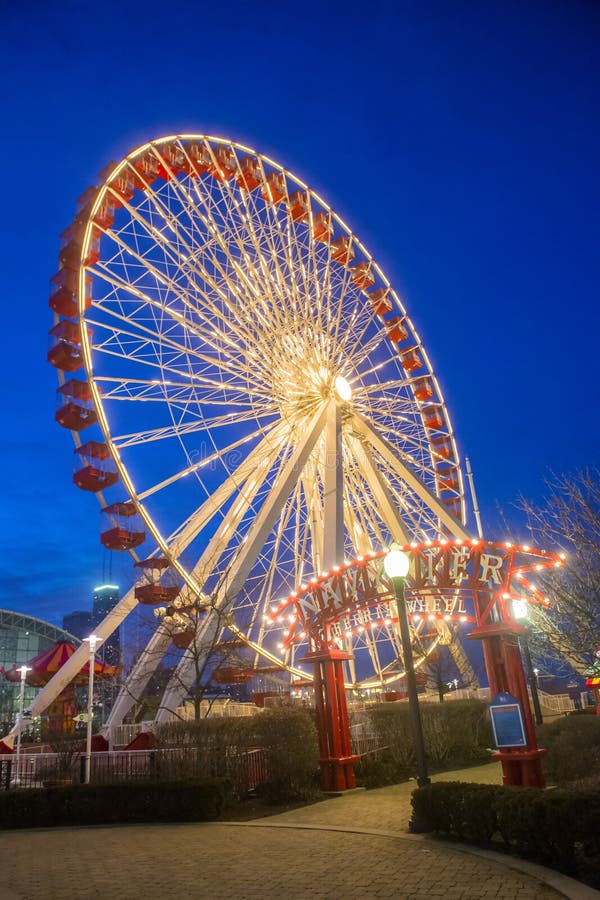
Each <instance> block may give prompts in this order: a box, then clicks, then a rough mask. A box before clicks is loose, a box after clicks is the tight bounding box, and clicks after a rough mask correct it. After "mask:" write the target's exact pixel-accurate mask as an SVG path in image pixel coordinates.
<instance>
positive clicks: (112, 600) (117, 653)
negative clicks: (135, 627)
mask: <svg viewBox="0 0 600 900" xmlns="http://www.w3.org/2000/svg"><path fill="white" fill-rule="evenodd" d="M118 602H119V586H118V585H116V584H101V585H99V587H96V588H94V603H93V607H92V629H91V630H92V631H94V629H95V628H97V627H98V625H99V624H100V622H102V620H103V619H105V618H106V616H107V615H108V613H109V612H110V611H111V610H112V609H113V607H114V606H115V605H116V604H117V603H118ZM96 656H97V658H98V659H100V660H102V662H107V663H110V665H111V666H119V665H121V663H122V661H123V658H122V652H121V629H120V628H116V629H115V630H114V631H113V633H112V634H111V635H110V637H107V638H106V640H105V641H102V643H101V644H99V646H98V649H97V650H96ZM119 681H120V679H118V680H116V681H111V682H108V681H104V682H101V683H99V684H98V687H97V696H98V695H99V696H100V702H101V704H102V722H105V721H106V719H107V717H108V715H109V713H110V711H111V709H112V708H113V705H114V702H115V700H116V698H117V694H118V693H119Z"/></svg>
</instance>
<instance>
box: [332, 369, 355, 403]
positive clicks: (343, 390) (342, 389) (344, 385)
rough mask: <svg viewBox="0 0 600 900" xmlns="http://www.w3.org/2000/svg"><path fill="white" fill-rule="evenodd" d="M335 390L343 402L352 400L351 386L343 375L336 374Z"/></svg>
mask: <svg viewBox="0 0 600 900" xmlns="http://www.w3.org/2000/svg"><path fill="white" fill-rule="evenodd" d="M335 392H336V394H337V395H338V397H339V398H340V400H343V401H344V403H349V402H350V400H352V388H351V387H350V385H349V384H348V382H347V381H346V379H345V378H344V377H343V375H338V376H337V378H336V379H335Z"/></svg>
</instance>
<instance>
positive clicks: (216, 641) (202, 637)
mask: <svg viewBox="0 0 600 900" xmlns="http://www.w3.org/2000/svg"><path fill="white" fill-rule="evenodd" d="M154 614H155V616H156V617H157V618H158V619H160V620H161V622H162V626H163V628H164V629H165V630H166V631H167V633H168V635H169V636H170V638H171V640H172V642H173V645H174V647H175V648H177V650H179V651H182V650H183V651H184V652H185V656H186V658H187V661H188V665H187V666H184V667H182V666H180V665H178V666H175V667H174V668H173V673H172V675H171V684H173V681H175V682H177V681H178V680H179V683H180V684H181V686H182V687H183V688H184V689H185V691H186V693H187V695H188V696H189V697H190V698H191V700H192V702H193V705H194V719H195V720H199V719H200V718H202V701H203V700H204V699H205V698H206V697H207V695H208V694H212V695H213V696H212V698H211V699H210V701H209V703H208V706H207V708H206V709H205V711H204V715H208V713H209V712H210V708H211V706H212V704H213V703H214V699H215V698H214V692H215V690H220V689H222V686H223V685H227V684H229V685H236V684H237V685H242V684H245V683H247V682H248V681H249V680H250V678H252V675H253V669H252V666H251V664H250V663H249V661H248V659H247V658H244V649H245V647H246V645H245V643H244V641H242V640H240V639H238V638H236V636H235V634H234V633H233V632H231V631H230V630H229V626H230V624H231V622H230V612H229V609H228V607H227V606H226V605H224V604H217V603H215V602H213V601H212V600H207V598H206V597H203V598H202V600H201V601H200V600H198V599H197V598H193V599H191V600H186V599H184V598H182V597H181V596H180V597H179V598H177V599H176V600H174V601H173V603H172V604H171V605H169V606H167V607H164V606H163V607H159V608H157V609H156V610H155V611H154ZM184 672H185V674H183V673H184ZM173 712H174V710H173Z"/></svg>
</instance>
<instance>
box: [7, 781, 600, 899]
mask: <svg viewBox="0 0 600 900" xmlns="http://www.w3.org/2000/svg"><path fill="white" fill-rule="evenodd" d="M455 775H456V777H460V778H461V780H465V781H468V780H479V781H495V780H498V778H499V772H498V768H497V767H494V766H489V767H484V769H481V768H480V769H477V770H471V773H469V772H466V771H463V772H461V773H455ZM449 777H450V776H448V774H446V775H445V776H444V778H449ZM452 777H454V776H452ZM413 788H414V784H408V785H397V786H393V787H389V788H382V789H380V790H377V791H369V792H367V791H356V792H353V793H349V794H345V795H343V796H341V797H336V798H332V799H328V800H325V801H323V802H321V803H317V804H314V805H312V806H308V807H304V808H302V809H297V810H292V811H290V812H286V813H282V814H279V815H275V816H271V817H268V818H266V819H260V820H257V821H255V822H252V823H244V824H241V823H236V824H225V823H219V824H204V823H203V824H172V825H171V824H169V825H131V826H119V827H91V828H61V829H55V830H51V829H43V830H29V831H13V832H0V900H59V898H60V900H62V898H65V897H69V898H72V900H88V898H89V900H91V898H94V900H99V898H102V900H159V898H160V900H179V898H186V900H188V898H189V900H196V898H201V900H203V898H210V900H309V898H327V900H355V898H356V900H359V898H360V900H371V898H382V900H384V898H395V900H426V898H435V897H443V898H447V900H471V898H472V900H477V898H496V900H553V898H558V897H561V896H564V895H563V894H561V893H559V892H557V891H556V890H554V889H553V888H551V887H550V886H548V885H546V884H545V883H544V882H543V881H542V880H540V879H538V878H537V877H533V876H531V875H529V874H523V873H521V872H517V871H515V870H514V869H511V868H509V867H508V866H507V865H505V864H504V863H503V862H502V861H497V860H496V859H494V860H490V859H485V858H482V857H479V856H475V855H472V854H469V853H465V852H461V851H459V850H458V849H456V848H454V847H452V845H448V844H443V843H441V842H438V841H434V840H428V839H415V838H410V837H409V836H408V835H407V833H406V827H407V822H408V819H409V815H410V806H409V798H410V793H411V791H412V789H413ZM361 831H362V832H363V833H360V832H361ZM369 832H371V833H369ZM372 832H375V833H372ZM581 887H582V893H581V895H580V896H581V898H583V897H584V896H589V897H591V896H599V897H600V895H599V894H596V892H593V891H591V892H590V893H589V894H587V893H586V889H585V888H584V887H583V886H581Z"/></svg>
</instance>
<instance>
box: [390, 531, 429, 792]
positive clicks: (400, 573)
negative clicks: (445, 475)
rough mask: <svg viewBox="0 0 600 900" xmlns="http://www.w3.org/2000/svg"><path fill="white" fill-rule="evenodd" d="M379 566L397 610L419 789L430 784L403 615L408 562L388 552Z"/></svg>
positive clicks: (409, 647) (397, 552)
mask: <svg viewBox="0 0 600 900" xmlns="http://www.w3.org/2000/svg"><path fill="white" fill-rule="evenodd" d="M383 567H384V569H385V573H386V575H387V576H388V578H391V580H392V584H393V585H394V594H395V596H396V605H397V607H398V623H399V625H400V638H401V640H402V653H403V655H404V667H405V669H406V687H407V690H408V706H409V711H410V723H411V728H412V733H413V741H414V745H415V754H416V757H417V784H418V785H419V787H423V786H424V785H426V784H430V779H429V775H428V773H427V757H426V755H425V742H424V740H423V726H422V724H421V713H420V710H419V698H418V695H417V682H416V680H415V669H414V666H413V657H412V644H411V640H410V631H409V628H408V617H407V615H406V603H405V601H404V579H405V578H406V576H407V574H408V567H409V559H408V556H407V555H406V554H405V553H402V551H401V550H394V549H392V550H390V551H389V552H388V554H387V556H385V557H384V560H383Z"/></svg>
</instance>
